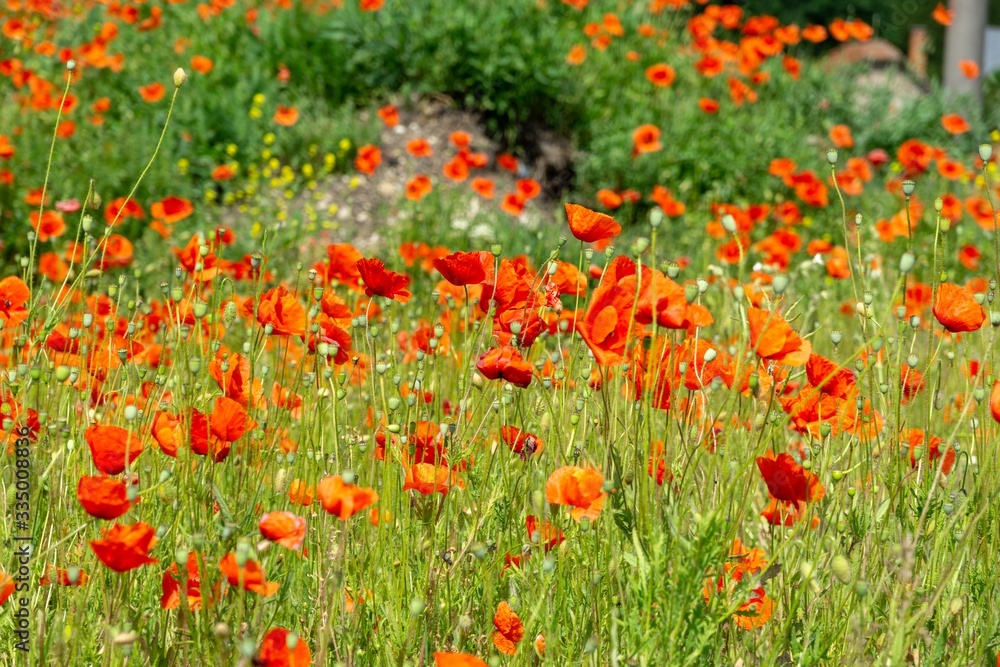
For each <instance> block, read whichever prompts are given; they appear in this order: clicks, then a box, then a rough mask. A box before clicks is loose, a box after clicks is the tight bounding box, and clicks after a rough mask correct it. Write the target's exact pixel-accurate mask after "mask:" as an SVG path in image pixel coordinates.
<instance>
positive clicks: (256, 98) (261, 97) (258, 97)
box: [253, 93, 267, 107]
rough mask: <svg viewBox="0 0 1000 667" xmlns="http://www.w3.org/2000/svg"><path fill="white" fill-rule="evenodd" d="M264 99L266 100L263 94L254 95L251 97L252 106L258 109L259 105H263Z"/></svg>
mask: <svg viewBox="0 0 1000 667" xmlns="http://www.w3.org/2000/svg"><path fill="white" fill-rule="evenodd" d="M266 99H267V98H266V97H264V93H257V94H256V95H254V96H253V103H254V106H258V107H259V106H260V105H261V104H263V103H264V100H266Z"/></svg>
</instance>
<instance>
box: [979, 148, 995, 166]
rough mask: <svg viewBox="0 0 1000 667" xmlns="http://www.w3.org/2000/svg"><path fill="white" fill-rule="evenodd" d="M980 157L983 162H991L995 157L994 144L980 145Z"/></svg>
mask: <svg viewBox="0 0 1000 667" xmlns="http://www.w3.org/2000/svg"><path fill="white" fill-rule="evenodd" d="M979 157H980V159H981V160H982V161H983V162H989V161H990V158H991V157H993V144H979Z"/></svg>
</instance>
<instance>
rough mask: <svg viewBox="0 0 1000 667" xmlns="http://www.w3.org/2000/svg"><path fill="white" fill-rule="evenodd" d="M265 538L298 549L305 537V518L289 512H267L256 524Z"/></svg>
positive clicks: (288, 547)
mask: <svg viewBox="0 0 1000 667" xmlns="http://www.w3.org/2000/svg"><path fill="white" fill-rule="evenodd" d="M257 528H259V529H260V534H261V535H263V536H264V538H265V539H268V540H271V541H272V542H277V543H278V544H280V545H281V546H283V547H285V548H287V549H291V550H292V551H298V550H299V549H301V548H302V541H303V540H304V539H305V537H306V520H305V519H303V518H302V517H300V516H297V515H295V514H292V513H291V512H268V513H267V514H265V515H264V516H262V517H261V518H260V523H258V524H257Z"/></svg>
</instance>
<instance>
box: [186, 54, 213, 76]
mask: <svg viewBox="0 0 1000 667" xmlns="http://www.w3.org/2000/svg"><path fill="white" fill-rule="evenodd" d="M214 67H215V63H214V62H212V59H211V58H206V57H205V56H194V57H192V58H191V69H193V70H194V71H195V72H198V74H208V73H209V72H211V71H212V69H213V68H214Z"/></svg>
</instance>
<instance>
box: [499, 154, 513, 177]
mask: <svg viewBox="0 0 1000 667" xmlns="http://www.w3.org/2000/svg"><path fill="white" fill-rule="evenodd" d="M497 166H498V167H500V168H501V169H503V170H504V171H509V172H510V173H512V174H516V173H517V158H516V157H514V156H513V155H511V154H510V153H500V155H498V156H497Z"/></svg>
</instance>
